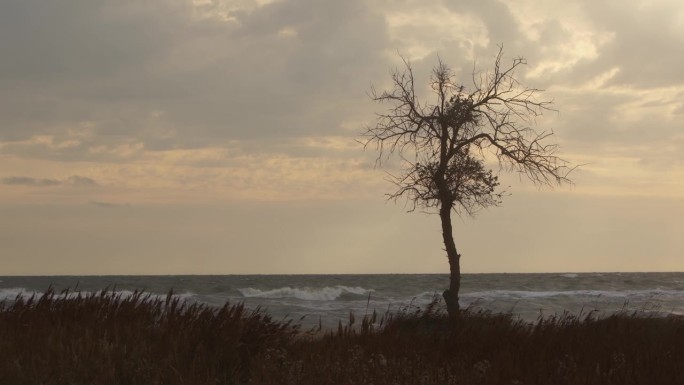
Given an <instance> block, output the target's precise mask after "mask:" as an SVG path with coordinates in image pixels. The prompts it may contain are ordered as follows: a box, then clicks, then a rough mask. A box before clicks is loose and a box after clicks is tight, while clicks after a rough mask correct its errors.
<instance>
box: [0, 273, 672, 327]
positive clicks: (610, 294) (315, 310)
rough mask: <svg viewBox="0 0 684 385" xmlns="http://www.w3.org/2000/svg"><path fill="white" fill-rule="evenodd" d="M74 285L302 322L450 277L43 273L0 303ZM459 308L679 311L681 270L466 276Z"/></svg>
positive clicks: (382, 301)
mask: <svg viewBox="0 0 684 385" xmlns="http://www.w3.org/2000/svg"><path fill="white" fill-rule="evenodd" d="M50 286H52V287H53V288H54V289H55V290H56V291H61V290H63V289H67V288H68V289H74V288H77V289H78V290H80V291H81V292H82V293H91V292H97V291H99V290H102V289H104V288H109V289H115V290H116V291H122V292H124V293H126V292H131V291H133V290H136V289H138V290H139V289H143V290H145V292H148V293H151V294H155V295H156V294H158V295H166V293H168V292H169V290H173V291H174V293H176V294H177V295H179V296H180V297H181V298H182V299H186V300H188V301H199V302H202V303H207V304H210V305H223V304H224V303H225V302H226V301H229V302H231V303H233V302H244V303H245V304H246V305H247V306H248V307H256V306H261V307H263V308H266V309H267V311H268V312H269V313H270V314H271V315H273V316H275V317H276V318H280V317H283V318H285V317H289V318H292V319H296V320H298V319H300V318H301V317H305V318H304V320H303V323H304V324H305V325H315V324H318V322H319V319H320V320H321V321H322V322H323V324H324V325H327V326H335V325H337V323H338V321H339V320H342V321H343V322H344V321H346V320H347V319H348V317H349V312H350V311H353V312H354V313H355V314H356V315H357V316H363V315H364V314H366V313H370V312H372V311H373V310H376V311H378V312H379V313H384V312H385V311H387V310H389V311H399V310H401V309H402V308H405V307H406V306H409V305H410V306H425V305H427V304H428V303H429V302H430V301H431V300H432V299H433V297H434V296H435V295H436V294H439V293H441V292H442V291H443V290H444V288H446V287H447V286H448V276H447V275H440V274H428V275H424V274H411V275H233V276H81V277H77V276H47V277H0V300H13V299H14V298H15V297H16V296H17V295H20V294H21V295H30V294H32V293H37V294H40V293H42V292H44V291H45V290H46V289H47V288H48V287H50ZM461 306H462V307H468V306H473V307H476V308H483V309H487V310H491V311H494V312H500V311H503V312H512V313H514V314H516V315H517V316H519V317H520V318H522V319H524V320H528V321H534V320H536V319H537V318H538V317H539V316H540V315H543V316H549V315H553V314H561V313H563V312H565V311H568V312H571V313H574V314H579V313H580V312H582V313H585V314H586V313H587V312H589V311H598V312H600V313H601V314H610V313H612V312H616V311H620V310H627V311H645V312H658V313H675V314H684V273H578V274H575V273H565V274H465V275H463V278H462V289H461Z"/></svg>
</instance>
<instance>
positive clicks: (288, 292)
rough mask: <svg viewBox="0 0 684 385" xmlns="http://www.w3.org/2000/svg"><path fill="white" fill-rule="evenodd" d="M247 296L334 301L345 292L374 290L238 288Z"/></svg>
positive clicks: (364, 292)
mask: <svg viewBox="0 0 684 385" xmlns="http://www.w3.org/2000/svg"><path fill="white" fill-rule="evenodd" d="M238 291H239V292H240V294H242V296H243V297H245V298H268V299H278V298H296V299H301V300H305V301H334V300H336V299H339V298H340V297H341V296H342V295H344V294H353V295H367V294H368V293H370V292H372V290H369V289H364V288H362V287H349V286H342V285H338V286H335V287H324V288H318V289H315V288H310V287H302V288H298V287H290V286H285V287H281V288H278V289H273V290H259V289H254V288H251V287H248V288H243V289H238Z"/></svg>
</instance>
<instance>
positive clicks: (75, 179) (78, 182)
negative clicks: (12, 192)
mask: <svg viewBox="0 0 684 385" xmlns="http://www.w3.org/2000/svg"><path fill="white" fill-rule="evenodd" d="M0 181H2V183H3V184H6V185H15V186H37V187H49V186H75V187H93V186H97V185H98V184H97V182H96V181H95V180H94V179H91V178H88V177H84V176H79V175H72V176H70V177H68V178H66V179H62V180H60V179H41V178H32V177H28V176H9V177H5V178H2V179H1V180H0Z"/></svg>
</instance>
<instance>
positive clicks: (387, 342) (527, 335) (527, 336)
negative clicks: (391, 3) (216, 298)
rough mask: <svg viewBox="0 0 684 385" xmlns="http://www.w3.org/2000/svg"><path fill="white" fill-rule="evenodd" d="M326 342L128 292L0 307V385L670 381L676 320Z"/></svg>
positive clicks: (502, 324) (423, 322)
mask: <svg viewBox="0 0 684 385" xmlns="http://www.w3.org/2000/svg"><path fill="white" fill-rule="evenodd" d="M355 321H356V320H355V319H354V317H353V316H350V322H349V323H347V324H346V325H340V326H339V328H337V329H336V330H332V331H323V330H317V331H316V330H302V329H301V327H300V326H299V325H297V324H296V323H293V322H292V321H280V320H274V319H272V318H271V317H270V316H268V314H267V313H265V312H264V311H261V310H258V309H257V310H248V309H246V308H245V307H244V306H243V305H242V304H234V305H229V304H226V305H225V306H223V307H222V308H213V307H209V306H205V305H201V304H189V303H185V302H181V301H180V300H179V299H178V298H177V297H174V296H172V295H168V296H166V297H165V298H164V297H155V296H151V295H149V294H144V293H142V292H135V293H133V294H132V295H128V296H122V295H121V294H116V293H114V292H111V291H102V292H100V293H97V294H90V295H80V294H78V293H60V294H57V293H55V292H54V291H52V290H48V291H47V292H46V293H45V294H43V295H42V296H40V297H36V296H34V297H29V298H24V297H18V298H17V299H16V300H15V301H12V302H5V303H2V304H0V383H3V384H32V385H33V384H316V385H321V384H374V385H382V384H518V385H520V384H621V385H623V384H684V371H682V362H684V319H682V318H681V317H677V316H667V317H646V316H641V315H637V314H635V313H631V314H627V313H623V314H618V315H613V316H609V317H605V318H600V319H599V318H595V317H592V315H591V314H589V315H587V316H584V317H581V318H580V317H575V316H571V315H563V316H557V317H552V318H545V319H539V320H538V321H537V322H536V323H534V324H528V323H525V322H522V321H519V320H516V319H515V318H514V317H513V316H511V315H507V314H491V313H487V312H475V311H465V312H463V314H462V315H461V316H459V317H456V318H453V319H450V318H448V317H447V316H446V315H444V314H443V313H441V312H440V310H439V306H437V305H436V304H433V305H432V306H430V307H428V308H427V309H423V310H417V309H415V308H414V309H411V310H408V309H407V310H405V311H403V312H399V313H395V314H386V315H384V316H382V317H379V316H378V315H377V314H375V313H374V314H372V315H370V316H367V317H363V318H362V319H360V320H359V321H358V322H355Z"/></svg>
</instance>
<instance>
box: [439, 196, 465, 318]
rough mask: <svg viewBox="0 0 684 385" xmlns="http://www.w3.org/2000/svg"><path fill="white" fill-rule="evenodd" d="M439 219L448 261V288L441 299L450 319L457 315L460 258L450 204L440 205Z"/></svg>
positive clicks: (458, 308)
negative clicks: (452, 226)
mask: <svg viewBox="0 0 684 385" xmlns="http://www.w3.org/2000/svg"><path fill="white" fill-rule="evenodd" d="M439 218H440V219H441V220H442V238H443V239H444V247H445V249H446V252H447V258H448V259H449V271H450V273H451V275H450V277H449V282H450V283H449V288H448V289H446V290H444V293H442V297H444V302H445V303H446V306H447V312H448V313H449V316H450V317H455V316H457V315H458V313H459V310H460V306H459V304H458V292H459V290H460V289H461V256H460V255H459V254H458V252H457V251H456V243H455V242H454V235H453V232H452V228H451V204H444V203H442V205H441V207H440V209H439Z"/></svg>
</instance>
